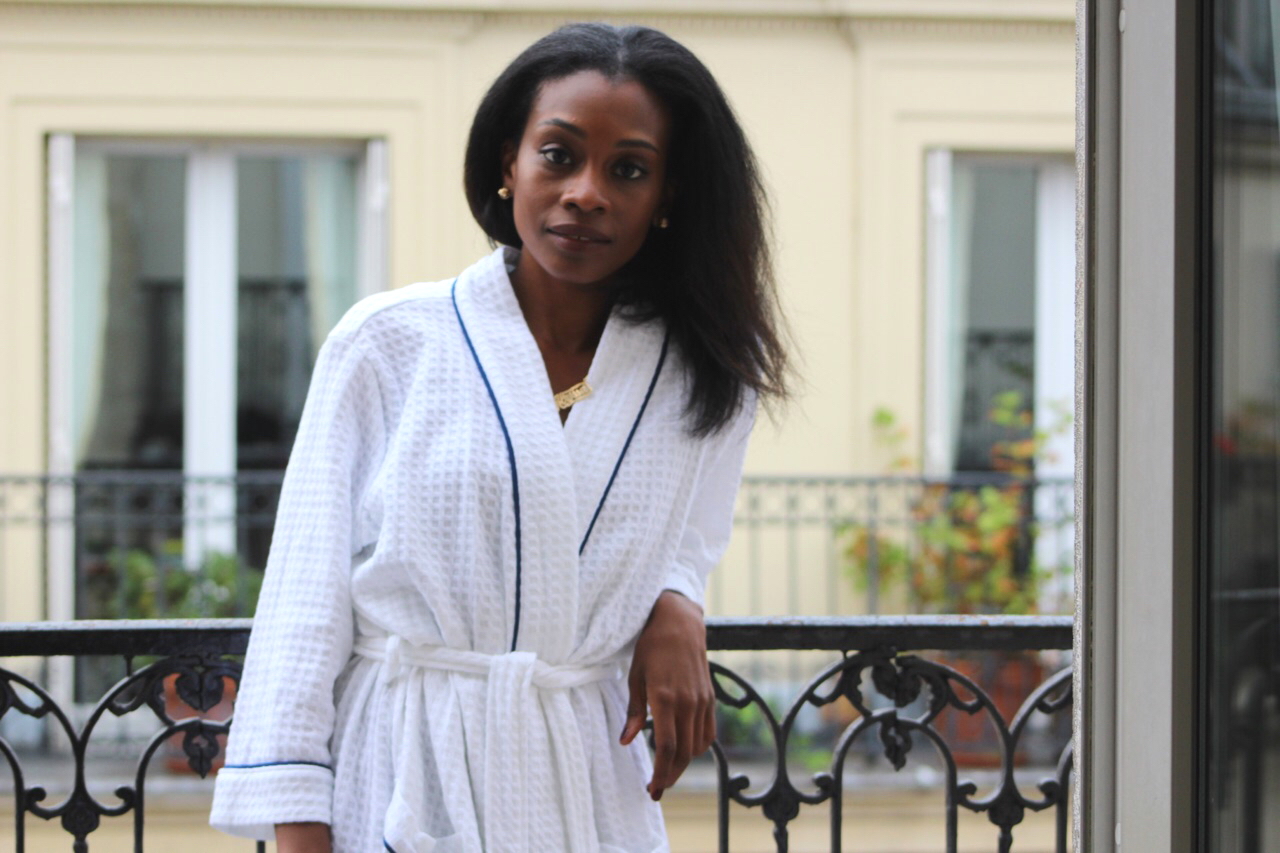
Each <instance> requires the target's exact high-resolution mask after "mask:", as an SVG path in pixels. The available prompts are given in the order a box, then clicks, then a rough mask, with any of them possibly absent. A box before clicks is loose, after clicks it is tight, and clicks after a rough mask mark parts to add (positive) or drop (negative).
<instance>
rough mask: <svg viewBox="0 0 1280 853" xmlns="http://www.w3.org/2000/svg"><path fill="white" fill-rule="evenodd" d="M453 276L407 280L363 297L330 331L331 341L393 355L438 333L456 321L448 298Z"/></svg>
mask: <svg viewBox="0 0 1280 853" xmlns="http://www.w3.org/2000/svg"><path fill="white" fill-rule="evenodd" d="M452 280H453V279H447V280H443V282H417V283H415V284H406V286H404V287H399V288H396V289H392V291H384V292H381V293H374V295H372V296H366V297H365V298H362V300H360V301H358V302H356V305H353V306H352V307H351V309H349V310H348V311H347V313H346V314H344V315H343V318H342V319H340V320H339V321H338V324H337V325H335V327H334V328H333V330H332V332H330V333H329V339H328V342H329V345H330V346H351V347H355V348H357V350H361V351H365V352H376V353H379V355H392V353H393V352H394V351H396V350H397V348H403V347H406V346H413V345H415V343H416V342H419V341H421V339H424V338H430V337H438V336H439V334H440V332H442V330H443V329H442V327H444V325H445V324H449V323H454V321H456V320H454V319H453V306H452V302H451V300H449V286H451V283H452Z"/></svg>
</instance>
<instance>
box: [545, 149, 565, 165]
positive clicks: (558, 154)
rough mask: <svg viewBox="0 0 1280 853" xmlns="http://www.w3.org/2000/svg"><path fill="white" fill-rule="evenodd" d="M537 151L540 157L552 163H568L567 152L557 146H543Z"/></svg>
mask: <svg viewBox="0 0 1280 853" xmlns="http://www.w3.org/2000/svg"><path fill="white" fill-rule="evenodd" d="M539 153H540V154H541V155H542V159H544V160H546V161H547V162H548V163H551V164H553V165H556V166H565V165H567V164H568V163H569V152H568V151H566V150H564V149H563V148H560V147H558V146H549V147H547V148H543V149H542V151H540V152H539Z"/></svg>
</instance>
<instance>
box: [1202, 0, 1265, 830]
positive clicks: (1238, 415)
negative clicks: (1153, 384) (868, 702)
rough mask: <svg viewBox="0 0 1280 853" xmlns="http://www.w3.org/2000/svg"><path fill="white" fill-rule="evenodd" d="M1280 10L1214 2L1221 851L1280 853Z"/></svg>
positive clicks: (1208, 773)
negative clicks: (1279, 41)
mask: <svg viewBox="0 0 1280 853" xmlns="http://www.w3.org/2000/svg"><path fill="white" fill-rule="evenodd" d="M1277 11H1280V2H1276V0H1272V2H1268V1H1267V0H1218V2H1217V3H1216V4H1215V32H1214V44H1215V55H1214V69H1213V71H1214V78H1215V79H1214V86H1213V88H1212V90H1211V91H1212V97H1213V113H1212V116H1213V122H1214V128H1213V130H1214V132H1213V161H1212V170H1213V171H1212V181H1213V196H1212V198H1213V209H1212V214H1211V216H1212V222H1213V252H1214V254H1213V278H1212V290H1211V309H1210V311H1209V317H1210V322H1211V326H1210V329H1209V337H1210V339H1211V340H1212V342H1213V345H1212V349H1211V364H1210V367H1209V377H1208V379H1209V385H1210V399H1209V407H1210V408H1209V414H1210V430H1211V435H1210V436H1209V439H1210V440H1209V445H1208V447H1207V448H1206V453H1207V469H1206V473H1207V481H1208V483H1207V484H1208V493H1207V497H1208V504H1207V508H1206V509H1207V518H1208V527H1207V534H1208V543H1207V544H1208V548H1207V550H1206V556H1207V562H1206V564H1205V567H1204V571H1205V582H1204V584H1203V587H1202V588H1203V590H1204V593H1205V607H1204V610H1203V613H1204V630H1203V632H1202V635H1201V639H1200V642H1201V643H1202V655H1201V659H1202V660H1203V661H1204V670H1203V674H1202V677H1203V679H1204V684H1202V688H1203V689H1202V690H1201V695H1202V696H1205V697H1208V698H1207V699H1206V700H1205V706H1204V709H1203V714H1202V725H1203V731H1202V737H1201V749H1202V753H1201V768H1202V772H1201V774H1200V779H1201V785H1202V788H1201V793H1202V797H1203V803H1204V807H1203V814H1204V815H1205V826H1204V829H1205V842H1206V843H1205V845H1204V849H1206V850H1209V851H1221V853H1236V851H1239V853H1250V851H1261V850H1276V849H1280V811H1278V810H1276V809H1275V808H1274V804H1275V802H1276V791H1277V786H1280V704H1278V698H1280V518H1278V515H1277V513H1278V512H1280V501H1278V497H1280V493H1278V490H1280V477H1278V476H1277V475H1278V474H1280V419H1278V418H1277V415H1278V413H1280V127H1278V126H1277V121H1276V115H1277V113H1276V97H1277V93H1276V85H1275V80H1276V71H1275V69H1276V51H1275V41H1274V38H1273V34H1274V33H1275V26H1276V22H1277V18H1276V13H1277Z"/></svg>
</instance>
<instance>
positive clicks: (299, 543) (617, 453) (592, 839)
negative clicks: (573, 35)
mask: <svg viewBox="0 0 1280 853" xmlns="http://www.w3.org/2000/svg"><path fill="white" fill-rule="evenodd" d="M512 252H513V250H510V249H499V250H498V251H496V252H494V253H493V254H492V255H490V256H488V257H487V258H484V259H483V260H481V261H480V262H479V263H477V264H476V265H474V266H472V267H471V268H469V269H468V270H467V271H466V272H464V273H463V274H462V275H461V276H459V277H458V279H457V280H456V281H454V282H441V283H434V284H419V285H412V286H410V287H407V288H404V289H401V290H398V291H394V292H390V293H386V294H380V295H378V296H375V297H372V298H370V299H366V300H364V301H362V302H361V303H360V304H358V305H357V306H356V307H355V308H353V309H352V310H351V311H350V312H349V313H348V315H347V316H346V317H345V318H344V319H343V320H342V322H341V323H340V324H339V325H338V327H337V328H336V329H335V330H334V331H333V333H332V334H331V335H330V337H329V339H328V340H327V341H326V343H325V345H324V347H323V348H322V350H321V353H320V357H319V360H318V362H317V365H316V370H315V375H314V377H313V379H312V384H311V390H310V392H309V396H308V399H307V403H306V407H305V411H304V413H303V417H302V424H301V427H300V429H299V432H298V437H297V440H296V443H295V446H294V450H293V455H292V457H291V459H290V462H289V468H288V471H287V473H286V476H285V480H284V488H283V492H282V494H281V499H280V505H279V510H278V518H277V522H276V528H275V538H274V540H273V541H272V546H271V556H270V559H269V561H268V565H267V573H266V582H265V584H264V587H263V591H262V597H261V600H260V602H259V605H258V612H257V616H256V618H255V620H254V629H253V634H252V638H251V640H250V643H249V651H248V657H247V659H246V662H245V669H244V677H243V682H242V685H241V690H240V693H239V698H238V700H237V703H236V712H235V724H234V726H233V728H232V733H231V736H230V742H229V744H228V749H227V766H226V767H225V768H224V769H223V770H222V771H221V772H220V773H219V775H218V777H217V784H216V788H215V795H214V804H213V810H212V814H211V823H212V824H213V825H214V826H215V827H217V828H219V829H222V830H224V831H227V832H231V833H234V834H238V835H244V836H249V837H256V838H266V839H269V838H272V837H273V836H274V824H276V823H285V822H300V821H320V822H324V823H328V824H330V825H331V826H332V829H333V838H334V850H335V851H336V853H357V851H358V853H370V851H386V850H390V851H394V853H428V851H437V853H446V851H447V853H455V851H457V852H458V853H462V852H463V851H465V853H481V851H487V853H511V851H531V853H532V851H539V853H542V852H543V851H553V850H554V851H572V852H573V853H588V851H609V853H617V852H618V851H646V853H647V851H657V850H665V849H667V841H666V834H665V830H664V828H663V824H662V817H661V812H660V811H659V809H658V807H657V805H656V804H654V803H652V802H651V801H650V800H649V798H648V796H647V794H646V793H645V790H644V786H645V784H646V783H647V781H648V779H649V776H650V774H651V765H650V758H649V754H648V750H647V748H646V746H645V745H644V744H643V743H642V741H643V738H637V739H636V740H635V741H634V742H633V743H632V744H631V745H630V746H629V747H622V746H620V745H619V744H618V736H619V734H620V733H621V731H622V728H623V724H624V722H625V717H626V705H627V684H626V678H625V676H626V672H627V668H628V666H629V663H630V656H631V652H632V649H633V646H634V642H635V639H636V637H637V635H638V634H639V632H640V630H641V628H642V627H643V626H644V623H645V620H646V618H647V617H648V614H649V611H650V609H651V607H652V606H653V603H654V601H655V600H656V599H657V597H658V596H659V594H661V592H662V591H663V590H664V589H673V590H676V591H678V592H681V593H682V594H684V595H686V596H688V597H689V598H691V599H693V600H694V601H697V602H699V603H701V601H702V597H703V591H704V588H705V584H706V577H707V573H708V572H709V571H710V569H711V567H712V566H713V564H714V563H715V562H716V561H717V560H718V559H719V557H720V555H721V554H722V552H723V550H724V548H725V545H726V543H727V541H728V538H729V533H730V527H731V522H732V506H733V498H734V493H735V491H736V489H737V486H738V482H739V478H740V473H741V467H742V459H743V454H744V452H745V448H746V443H747V436H748V434H749V432H750V429H751V424H752V418H753V413H754V405H751V406H747V407H744V409H743V411H742V412H740V413H739V414H738V416H737V417H736V418H735V419H734V421H733V422H732V423H730V424H728V425H727V426H726V427H725V428H724V429H722V430H721V431H719V432H718V433H716V434H714V435H712V436H710V437H708V438H705V439H697V438H694V437H692V436H690V435H689V433H688V430H687V420H686V419H685V418H684V417H683V409H684V403H685V393H686V377H685V375H684V370H683V366H682V365H681V363H680V353H679V352H678V350H677V348H676V346H675V345H674V344H672V343H670V342H669V341H668V339H667V336H666V335H665V333H664V329H663V326H662V324H661V323H659V322H650V323H644V324H636V323H633V322H630V321H628V320H626V319H624V318H622V317H620V316H618V314H617V313H615V314H614V315H613V316H611V317H610V319H609V321H608V323H607V325H606V327H605V330H604V333H603V336H602V337H601V339H600V343H599V346H598V348H597V350H596V354H595V357H594V360H593V362H592V365H591V369H590V372H589V374H588V377H587V378H588V381H589V382H590V384H591V386H592V388H594V389H595V393H594V394H593V395H592V396H591V397H589V398H588V399H586V400H584V401H582V402H580V403H578V404H576V405H575V406H574V407H573V409H572V410H571V412H570V415H569V419H568V421H567V422H566V423H565V424H564V425H563V426H562V425H561V423H560V419H559V415H558V412H557V410H556V407H555V404H554V402H553V400H552V393H551V387H550V384H549V382H548V379H547V375H546V369H545V367H544V364H543V361H542V358H541V355H540V353H539V350H538V346H537V344H536V342H535V341H534V339H533V336H532V335H531V334H530V332H529V329H528V327H527V326H526V324H525V321H524V317H523V315H522V313H521V311H520V307H519V305H518V303H517V302H516V299H515V295H514V293H513V291H512V288H511V283H510V280H509V278H508V265H509V264H511V263H513V262H514V255H513V254H512Z"/></svg>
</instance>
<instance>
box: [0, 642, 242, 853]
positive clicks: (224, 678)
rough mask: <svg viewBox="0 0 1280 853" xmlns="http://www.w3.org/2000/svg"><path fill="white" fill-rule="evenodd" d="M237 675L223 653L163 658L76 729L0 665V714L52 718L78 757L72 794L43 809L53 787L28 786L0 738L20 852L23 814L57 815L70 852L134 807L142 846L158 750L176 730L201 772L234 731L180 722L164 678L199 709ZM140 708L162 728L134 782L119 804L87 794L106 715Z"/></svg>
mask: <svg viewBox="0 0 1280 853" xmlns="http://www.w3.org/2000/svg"><path fill="white" fill-rule="evenodd" d="M239 680H240V663H239V662H238V661H236V660H229V659H226V658H224V657H223V656H222V655H221V653H217V652H199V653H194V654H185V655H178V656H174V657H169V658H164V659H163V660H160V661H157V662H155V663H153V664H151V665H149V666H146V667H144V668H142V669H140V670H138V671H137V672H134V673H132V674H130V675H128V676H126V677H125V678H124V679H122V680H120V681H119V682H117V683H116V684H115V686H113V687H112V688H111V689H110V690H109V691H108V692H107V694H106V695H105V696H104V697H103V698H102V699H101V700H99V701H98V703H97V704H96V705H95V706H94V708H93V710H92V712H91V713H90V714H89V716H88V719H87V720H86V721H85V723H84V725H83V726H81V727H80V728H79V729H77V728H76V727H75V726H74V725H73V724H72V722H71V719H70V717H69V716H68V714H67V713H66V712H65V711H64V710H63V709H62V708H61V707H60V706H59V705H58V703H57V702H56V701H54V699H53V697H52V696H50V695H49V694H48V692H46V691H45V690H44V689H43V688H42V687H40V686H39V685H38V684H36V683H34V682H33V681H31V680H29V679H27V678H24V677H22V676H20V675H18V674H17V673H14V672H10V671H8V670H4V669H0V718H3V717H4V716H5V715H6V714H11V713H16V714H20V715H23V716H27V717H31V718H33V719H42V718H45V717H49V718H51V719H52V720H53V721H54V725H55V728H56V729H58V730H59V731H60V733H61V735H62V736H64V737H65V738H66V739H67V741H68V742H69V744H70V752H71V755H72V758H73V765H72V768H71V772H72V774H73V779H72V785H71V792H70V793H69V794H68V795H67V797H66V798H65V799H64V800H63V801H62V802H60V803H58V804H56V805H52V806H46V805H44V801H45V799H46V798H47V796H48V791H47V790H46V789H45V788H44V787H42V786H31V787H27V782H26V780H25V778H24V775H23V772H22V766H21V763H20V762H19V760H18V757H17V755H16V754H15V752H14V750H13V748H12V747H11V746H10V745H9V744H8V743H7V742H6V741H5V740H4V739H3V738H0V755H3V756H4V757H5V759H6V761H7V762H8V765H9V768H10V772H11V773H12V776H13V784H14V790H15V792H16V794H17V801H18V809H17V814H16V815H15V820H16V827H17V842H18V849H19V850H22V849H23V845H24V837H25V815H26V814H28V813H29V814H31V815H34V816H35V817H38V818H42V819H44V820H53V819H55V818H56V819H58V820H59V822H60V823H61V825H62V828H63V829H65V830H66V831H67V833H68V834H70V835H71V836H72V837H73V839H74V842H73V845H72V849H73V850H74V851H76V853H83V852H84V851H87V850H88V849H89V848H88V841H87V839H88V836H89V835H90V833H92V832H94V831H95V830H96V829H98V827H99V826H100V825H101V822H102V818H104V817H106V818H111V817H120V816H122V815H125V814H127V813H129V812H130V811H133V812H134V826H135V838H136V839H137V843H138V849H141V840H142V833H143V818H144V815H143V803H144V791H145V785H146V777H147V771H148V769H149V768H150V766H151V759H152V757H153V756H154V755H155V753H156V751H157V750H158V749H159V748H160V747H161V746H162V745H163V744H164V743H165V741H166V740H168V739H169V738H171V737H173V736H174V735H175V734H178V735H181V744H182V751H183V753H184V755H185V756H186V759H187V763H188V765H189V766H190V768H191V770H192V771H193V772H195V773H197V774H198V775H200V776H201V777H203V776H206V775H208V773H209V771H210V770H211V769H212V768H213V764H214V761H215V760H216V759H217V757H218V755H219V754H220V752H221V750H222V747H221V745H220V743H219V740H218V738H219V736H221V735H225V734H226V733H227V731H228V730H229V728H230V721H229V720H209V719H204V718H201V717H199V716H191V717H183V718H177V719H175V718H174V717H173V716H172V713H171V712H172V710H173V709H172V708H171V706H170V703H169V701H168V697H167V696H166V692H167V691H166V683H170V684H172V685H173V687H174V692H175V695H176V697H177V699H178V700H180V701H181V702H182V703H184V704H185V705H187V706H189V707H190V708H193V709H195V710H196V711H197V712H200V713H205V712H208V711H209V710H211V709H213V708H214V707H216V706H217V705H218V703H219V702H221V701H222V698H223V694H224V690H225V685H226V684H228V683H232V684H238V683H239ZM15 686H16V687H17V688H21V689H22V690H23V691H25V692H27V693H30V694H31V695H33V696H35V697H36V701H35V702H34V703H33V702H29V701H25V700H23V699H22V697H21V696H20V695H19V693H18V691H17V689H15ZM143 707H146V708H149V709H150V711H151V712H152V714H154V715H155V717H156V719H157V720H158V721H159V723H160V724H161V728H160V730H159V731H157V732H156V733H155V734H154V735H153V736H152V737H151V738H150V739H149V740H148V741H147V744H146V746H145V748H144V749H143V751H142V754H141V757H140V758H139V759H138V765H137V770H136V773H135V777H134V782H133V784H132V785H122V786H120V787H118V788H116V789H115V792H114V793H115V795H116V797H117V798H118V800H119V801H118V802H117V803H103V802H101V801H100V800H98V799H97V798H96V797H94V796H93V795H92V794H91V793H89V790H88V786H87V784H86V778H85V762H86V754H87V749H88V745H89V743H90V741H91V739H92V737H93V734H94V732H95V730H96V729H97V728H98V724H99V723H100V722H101V721H102V719H103V717H104V716H105V715H106V714H111V715H112V716H115V717H123V716H125V715H127V714H132V713H134V712H136V711H138V710H140V709H141V708H143Z"/></svg>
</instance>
